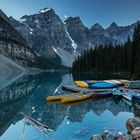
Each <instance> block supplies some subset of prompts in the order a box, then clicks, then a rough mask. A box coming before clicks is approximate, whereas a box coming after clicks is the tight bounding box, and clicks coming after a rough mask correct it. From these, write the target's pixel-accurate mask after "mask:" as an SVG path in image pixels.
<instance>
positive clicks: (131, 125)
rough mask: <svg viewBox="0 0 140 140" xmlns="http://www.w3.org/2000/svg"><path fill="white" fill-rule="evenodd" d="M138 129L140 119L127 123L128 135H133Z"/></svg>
mask: <svg viewBox="0 0 140 140" xmlns="http://www.w3.org/2000/svg"><path fill="white" fill-rule="evenodd" d="M136 127H140V118H129V119H128V120H127V122H126V128H127V130H128V133H131V132H132V131H133V130H134V129H135V128H136Z"/></svg>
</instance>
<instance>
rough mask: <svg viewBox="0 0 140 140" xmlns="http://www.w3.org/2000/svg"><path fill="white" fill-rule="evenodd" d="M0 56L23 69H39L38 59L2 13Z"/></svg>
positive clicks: (0, 21) (0, 15)
mask: <svg viewBox="0 0 140 140" xmlns="http://www.w3.org/2000/svg"><path fill="white" fill-rule="evenodd" d="M0 54H1V55H3V56H5V57H7V58H9V59H11V60H13V61H14V62H15V63H17V65H20V66H21V67H39V60H38V57H37V56H36V54H35V53H34V52H33V51H32V50H31V49H30V48H29V46H28V45H27V43H26V41H25V40H24V39H23V38H22V36H21V35H19V33H18V32H17V31H16V30H15V29H14V28H13V26H12V25H11V24H10V21H9V19H8V18H7V17H6V16H5V14H4V13H3V12H2V11H0Z"/></svg>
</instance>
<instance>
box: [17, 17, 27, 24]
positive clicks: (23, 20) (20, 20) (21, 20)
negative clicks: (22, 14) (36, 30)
mask: <svg viewBox="0 0 140 140" xmlns="http://www.w3.org/2000/svg"><path fill="white" fill-rule="evenodd" d="M18 21H19V22H20V23H23V22H25V21H26V18H22V19H19V20H18Z"/></svg>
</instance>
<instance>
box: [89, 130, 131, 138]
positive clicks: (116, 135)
mask: <svg viewBox="0 0 140 140" xmlns="http://www.w3.org/2000/svg"><path fill="white" fill-rule="evenodd" d="M131 139H132V138H131V137H130V136H129V135H128V134H125V133H122V132H118V133H111V132H109V131H108V130H105V131H104V132H103V133H102V134H100V135H93V136H92V137H91V139H90V140H131Z"/></svg>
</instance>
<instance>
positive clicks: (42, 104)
mask: <svg viewBox="0 0 140 140" xmlns="http://www.w3.org/2000/svg"><path fill="white" fill-rule="evenodd" d="M72 80H73V79H72V75H69V74H62V73H42V74H39V75H26V76H23V77H21V78H19V79H18V80H16V81H15V82H13V83H12V84H10V85H8V86H6V87H5V88H3V89H2V90H1V91H0V92H1V94H0V103H1V105H0V134H1V135H2V134H4V136H7V135H8V136H9V137H10V136H11V135H13V134H11V133H9V131H10V130H12V129H13V127H11V126H13V125H14V126H15V127H23V125H19V124H21V123H23V122H22V121H23V118H22V117H21V116H20V115H18V112H19V111H20V112H24V113H25V114H27V115H28V116H30V117H32V118H34V119H35V120H38V121H39V122H41V123H43V124H46V125H47V126H49V128H51V129H53V130H54V132H53V133H51V134H52V135H53V136H54V137H55V139H58V140H59V139H61V140H63V139H68V137H70V138H71V137H72V138H74V137H75V134H76V137H77V134H79V133H78V132H79V131H76V130H78V128H81V127H86V128H88V129H91V130H90V133H89V134H88V136H87V137H83V138H79V139H84V138H85V139H87V138H89V136H91V135H92V134H93V130H94V133H98V132H100V131H102V129H103V128H104V127H105V126H109V127H110V128H112V127H114V125H113V119H117V120H118V121H119V122H120V124H122V121H125V120H127V119H128V116H131V115H132V114H131V113H130V111H131V109H130V106H129V105H127V104H126V103H125V102H123V101H122V100H120V99H114V97H109V98H104V99H100V100H88V101H87V102H82V103H81V104H74V105H61V104H52V105H49V104H48V103H47V101H46V96H49V95H58V94H64V93H65V91H62V89H61V85H62V84H66V83H69V82H70V81H72ZM121 113H128V114H127V115H126V116H124V117H123V119H122V118H120V116H122V114H121ZM110 118H111V119H112V118H113V119H112V121H110V120H111V119H110ZM104 119H106V120H105V121H104ZM98 123H100V124H98ZM91 124H94V126H93V127H92V125H91ZM28 125H29V124H28ZM98 125H99V126H98ZM110 125H112V126H110ZM88 126H89V127H88ZM124 126H125V124H124ZM124 126H121V125H120V126H119V128H122V130H125V128H124ZM6 130H7V131H6ZM17 131H18V130H17ZM30 131H33V129H32V127H31V128H30ZM62 131H66V132H65V133H66V134H65V136H64V138H61V137H63V136H61V133H62ZM73 134H74V136H72V135H73ZM29 135H30V134H29V132H26V140H30V139H31V137H30V136H29ZM36 135H38V137H40V135H39V134H36ZM4 136H3V135H2V136H1V137H0V139H2V138H5V137H4ZM9 137H8V138H9ZM14 139H15V140H19V136H15V137H14ZM40 139H41V140H45V139H46V137H42V138H40ZM4 140H8V139H6V138H5V139H4Z"/></svg>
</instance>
